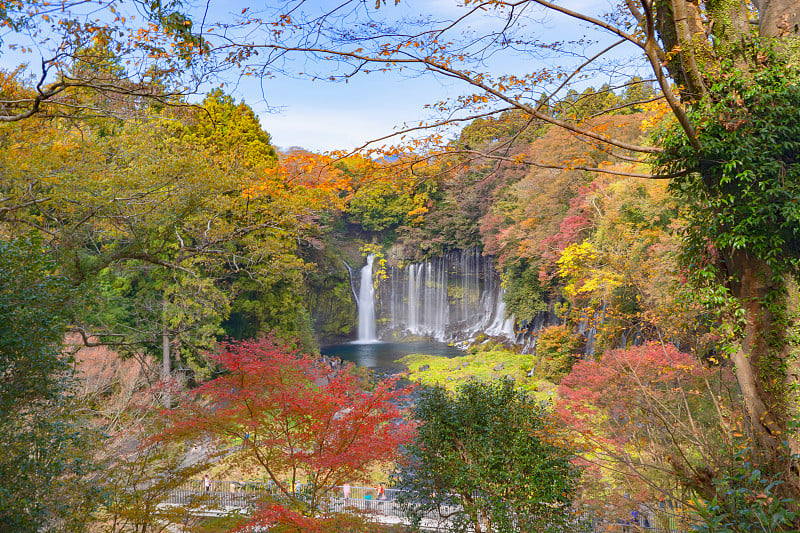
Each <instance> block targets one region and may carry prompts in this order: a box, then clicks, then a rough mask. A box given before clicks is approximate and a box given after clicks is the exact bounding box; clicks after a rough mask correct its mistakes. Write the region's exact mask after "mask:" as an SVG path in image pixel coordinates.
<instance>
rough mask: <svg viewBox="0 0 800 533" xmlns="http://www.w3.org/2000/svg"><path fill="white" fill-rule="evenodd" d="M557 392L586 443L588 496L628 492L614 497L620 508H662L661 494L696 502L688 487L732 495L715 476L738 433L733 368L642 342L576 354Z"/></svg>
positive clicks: (706, 495)
mask: <svg viewBox="0 0 800 533" xmlns="http://www.w3.org/2000/svg"><path fill="white" fill-rule="evenodd" d="M558 396H559V400H558V401H557V402H556V409H557V412H558V413H559V416H560V417H561V418H562V420H564V421H565V422H566V424H567V425H568V426H569V427H570V428H571V430H573V431H574V432H576V434H577V435H579V436H578V437H577V439H576V440H577V441H578V442H580V443H581V444H582V445H583V446H584V447H585V450H586V453H585V454H584V455H583V459H584V460H585V461H586V462H587V463H588V467H587V470H586V476H585V480H584V484H583V487H584V492H583V498H584V501H585V502H587V503H590V504H591V503H594V504H595V505H596V507H597V508H599V509H600V510H603V507H604V506H605V505H607V503H608V501H609V499H611V500H620V499H621V498H620V493H621V492H624V493H625V494H628V495H630V497H629V498H627V502H619V501H617V502H615V503H617V504H618V505H616V506H614V510H615V511H616V512H619V510H620V507H622V508H623V509H624V507H625V506H626V505H627V506H632V507H633V508H634V509H635V508H638V507H639V506H645V507H648V508H650V509H651V511H653V512H654V513H659V512H664V511H665V510H659V509H658V507H657V506H654V505H653V503H654V502H657V501H664V500H673V501H674V500H678V501H683V502H686V506H687V507H692V506H693V505H692V498H688V497H685V496H684V491H688V492H690V493H692V494H694V495H695V497H696V498H700V499H702V500H706V501H710V500H712V499H714V498H719V501H720V502H724V501H726V498H728V497H732V494H726V493H725V492H723V491H718V489H717V486H716V484H715V482H714V481H715V477H716V476H717V474H720V473H722V472H724V471H725V469H726V468H728V467H729V466H730V465H732V464H734V463H735V461H734V459H733V458H734V456H735V455H737V454H738V453H739V451H738V449H739V448H740V447H741V445H742V441H743V439H742V437H743V433H742V430H743V428H742V410H741V401H740V398H739V397H738V395H737V391H736V386H735V381H734V379H733V374H732V372H731V371H730V370H729V369H727V368H724V367H721V366H719V365H709V366H705V365H703V363H702V361H700V360H699V359H698V358H697V357H696V356H693V355H690V354H688V353H683V352H680V351H678V350H677V349H675V347H674V346H671V345H661V344H658V343H648V344H644V345H640V346H635V347H630V348H624V349H617V350H608V351H606V352H605V353H604V354H603V355H602V356H600V357H597V358H596V359H595V360H587V361H579V362H577V363H576V364H575V366H574V367H573V369H572V372H571V373H570V374H569V375H567V376H565V377H564V378H563V379H562V380H561V383H560V386H559V390H558ZM676 481H677V484H676ZM619 487H624V491H620V490H619ZM620 503H621V505H620ZM612 512H613V511H612ZM617 518H619V516H618V517H617Z"/></svg>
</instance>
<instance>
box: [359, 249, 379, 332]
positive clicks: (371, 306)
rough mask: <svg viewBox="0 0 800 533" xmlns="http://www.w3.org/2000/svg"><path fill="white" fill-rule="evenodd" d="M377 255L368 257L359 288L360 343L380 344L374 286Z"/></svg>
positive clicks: (362, 270)
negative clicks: (376, 322)
mask: <svg viewBox="0 0 800 533" xmlns="http://www.w3.org/2000/svg"><path fill="white" fill-rule="evenodd" d="M374 260H375V254H370V255H369V256H368V257H367V264H366V265H364V267H363V268H362V269H361V285H360V287H359V288H358V342H362V343H369V342H378V339H377V337H376V336H375V288H374V287H373V285H372V263H373V261H374Z"/></svg>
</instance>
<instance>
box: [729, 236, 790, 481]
mask: <svg viewBox="0 0 800 533" xmlns="http://www.w3.org/2000/svg"><path fill="white" fill-rule="evenodd" d="M726 266H727V267H728V271H729V273H730V274H733V279H734V280H735V281H734V282H733V283H732V284H731V289H732V293H733V295H734V297H736V299H737V300H738V301H739V302H740V304H741V305H742V308H743V309H744V321H745V326H744V332H743V337H742V341H741V344H740V346H739V349H738V350H737V351H736V352H735V353H734V354H733V356H732V358H733V362H734V364H735V365H736V379H737V381H738V383H739V388H740V390H741V393H742V397H743V400H744V406H745V413H746V417H747V423H748V426H749V431H750V432H751V434H752V437H753V439H754V442H755V443H756V444H757V446H758V450H757V452H759V453H760V454H761V455H762V457H761V460H762V461H763V462H764V464H765V466H767V465H768V466H770V467H771V469H773V472H775V473H780V472H781V471H783V472H787V471H788V469H787V467H788V466H789V465H788V464H787V460H790V458H789V456H790V454H795V453H798V451H800V446H798V441H797V439H796V437H795V435H794V431H793V430H792V423H791V422H792V419H793V418H794V416H793V415H794V411H795V407H794V404H795V402H796V398H795V397H794V396H795V393H794V392H792V389H793V386H792V385H793V384H794V383H793V382H795V381H796V380H795V379H794V377H793V376H795V375H796V373H797V372H796V371H797V369H796V366H797V363H796V362H795V361H794V360H793V357H792V355H791V353H790V352H791V350H790V346H789V345H788V339H787V329H788V328H789V327H790V322H789V319H788V318H784V317H781V316H780V313H782V312H783V311H782V310H785V312H786V313H787V314H790V313H791V312H792V311H793V310H792V309H787V306H789V305H790V304H791V302H792V301H796V297H795V296H794V295H795V294H796V288H795V287H794V286H792V287H787V286H786V281H785V280H784V279H781V278H778V277H775V276H773V273H772V272H771V270H770V269H769V267H767V265H766V264H764V263H763V262H762V261H759V260H757V259H754V258H753V257H750V256H748V255H747V254H746V253H745V252H743V251H734V252H733V253H731V254H730V255H729V256H728V257H727V258H726ZM790 296H791V297H790ZM776 311H777V313H778V314H776ZM787 445H788V447H789V449H788V450H787V448H786V446H787ZM793 477H794V476H793ZM793 481H794V483H793V485H794V487H795V490H798V488H800V487H798V485H797V479H796V477H795V479H794V480H793Z"/></svg>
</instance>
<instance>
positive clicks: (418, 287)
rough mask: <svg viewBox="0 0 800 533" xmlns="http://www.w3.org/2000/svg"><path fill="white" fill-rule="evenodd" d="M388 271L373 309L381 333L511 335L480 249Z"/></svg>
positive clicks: (454, 338) (458, 337) (450, 337)
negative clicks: (380, 326) (375, 310)
mask: <svg viewBox="0 0 800 533" xmlns="http://www.w3.org/2000/svg"><path fill="white" fill-rule="evenodd" d="M387 274H388V275H389V277H388V279H387V280H385V281H384V282H383V283H382V285H381V289H380V292H379V295H378V309H377V319H378V322H379V323H380V324H381V325H382V332H381V336H382V337H383V338H392V337H393V338H396V339H402V338H404V337H409V336H424V337H431V338H435V339H437V340H440V341H445V342H459V341H466V340H469V339H471V338H474V337H475V336H477V335H478V334H480V333H486V334H488V335H495V336H502V337H505V338H507V339H508V340H510V341H514V340H515V337H516V334H515V332H514V319H513V317H506V316H505V304H504V303H503V293H502V287H501V286H500V280H499V278H498V276H497V272H496V271H495V268H494V264H493V261H492V259H491V258H490V257H485V256H483V255H481V253H480V251H478V250H459V251H455V252H451V253H449V254H447V255H445V256H443V257H439V258H435V259H431V260H429V261H426V262H424V263H412V264H409V265H406V266H404V267H403V268H396V267H395V268H392V269H391V270H390V271H389V272H387Z"/></svg>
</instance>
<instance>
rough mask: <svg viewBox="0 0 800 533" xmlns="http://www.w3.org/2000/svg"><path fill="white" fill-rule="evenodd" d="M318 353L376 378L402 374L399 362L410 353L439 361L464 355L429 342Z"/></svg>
mask: <svg viewBox="0 0 800 533" xmlns="http://www.w3.org/2000/svg"><path fill="white" fill-rule="evenodd" d="M320 352H321V353H322V354H323V355H328V356H334V357H338V358H340V359H342V360H344V361H349V362H351V363H355V364H357V365H359V366H365V367H367V368H371V369H373V370H375V371H376V372H378V373H379V374H395V373H397V372H400V371H402V370H404V369H405V365H403V363H401V362H399V361H398V360H399V359H401V358H403V357H405V356H406V355H409V354H412V353H418V354H425V355H438V356H442V357H457V356H459V355H464V351H463V350H459V349H458V348H456V347H455V346H451V345H449V344H446V343H444V342H428V341H415V342H373V343H350V344H336V345H333V346H326V347H324V348H322V350H320Z"/></svg>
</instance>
